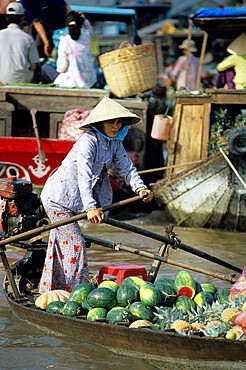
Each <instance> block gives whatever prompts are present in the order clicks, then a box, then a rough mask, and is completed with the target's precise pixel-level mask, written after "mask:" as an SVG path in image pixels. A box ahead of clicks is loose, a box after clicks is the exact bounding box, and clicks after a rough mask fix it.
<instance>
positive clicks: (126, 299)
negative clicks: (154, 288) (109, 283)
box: [116, 284, 139, 307]
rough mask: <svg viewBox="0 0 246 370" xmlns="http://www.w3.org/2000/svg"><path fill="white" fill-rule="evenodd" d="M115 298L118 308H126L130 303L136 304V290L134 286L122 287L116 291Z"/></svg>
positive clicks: (126, 285)
mask: <svg viewBox="0 0 246 370" xmlns="http://www.w3.org/2000/svg"><path fill="white" fill-rule="evenodd" d="M116 296H117V302H118V304H119V306H121V307H126V306H128V305H129V304H130V303H133V302H136V301H137V300H138V296H139V294H138V288H136V287H135V286H134V285H128V284H125V285H122V286H121V287H120V288H119V289H118V290H117V295H116Z"/></svg>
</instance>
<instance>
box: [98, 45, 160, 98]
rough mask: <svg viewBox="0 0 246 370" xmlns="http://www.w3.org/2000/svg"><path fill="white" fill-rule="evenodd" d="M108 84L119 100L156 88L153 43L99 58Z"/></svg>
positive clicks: (120, 50)
mask: <svg viewBox="0 0 246 370" xmlns="http://www.w3.org/2000/svg"><path fill="white" fill-rule="evenodd" d="M99 61H100V65H101V67H102V69H103V72H104V76H105V79H106V82H107V84H108V86H109V88H110V90H111V92H112V93H113V94H114V95H116V96H117V97H119V98H123V97H127V96H132V95H136V94H138V93H141V92H144V91H146V90H149V89H152V88H153V87H154V86H156V75H157V65H156V55H155V46H154V44H152V43H147V44H142V45H135V46H130V44H129V43H128V42H123V43H122V44H121V45H120V48H119V49H117V50H113V51H110V52H109V53H105V54H102V55H100V56H99Z"/></svg>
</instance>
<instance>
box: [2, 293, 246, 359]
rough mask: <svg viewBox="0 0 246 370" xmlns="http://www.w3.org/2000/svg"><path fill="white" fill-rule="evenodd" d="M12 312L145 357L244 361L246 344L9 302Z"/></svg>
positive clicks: (55, 329) (42, 326)
mask: <svg viewBox="0 0 246 370" xmlns="http://www.w3.org/2000/svg"><path fill="white" fill-rule="evenodd" d="M8 303H9V305H10V308H11V310H12V312H13V313H14V314H15V315H16V316H17V317H18V318H20V319H21V320H24V321H26V322H27V323H29V324H31V325H33V326H35V327H36V328H39V329H42V330H44V331H45V332H48V333H50V334H55V335H66V336H71V337H73V338H76V339H78V340H85V341H89V342H92V343H96V344H100V345H103V346H106V347H113V348H115V349H117V348H118V349H119V350H125V351H128V350H129V351H133V352H138V353H141V354H143V356H144V354H145V355H147V356H150V355H156V356H162V357H174V358H181V359H188V360H198V361H232V362H234V361H236V362H239V361H246V341H231V340H226V339H211V338H206V337H198V336H197V337H196V336H194V335H193V336H187V337H185V336H181V335H177V334H175V333H164V332H157V331H150V330H143V329H129V328H127V327H123V326H119V325H111V324H106V323H97V322H90V321H87V320H83V319H78V318H70V317H66V316H62V315H58V314H49V313H47V312H45V311H41V310H36V309H32V308H28V307H24V306H22V305H21V304H18V303H16V302H14V301H13V300H12V299H8Z"/></svg>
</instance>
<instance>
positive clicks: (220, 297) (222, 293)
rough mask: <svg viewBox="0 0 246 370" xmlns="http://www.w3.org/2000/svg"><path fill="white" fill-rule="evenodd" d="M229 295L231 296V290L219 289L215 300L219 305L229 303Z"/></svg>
mask: <svg viewBox="0 0 246 370" xmlns="http://www.w3.org/2000/svg"><path fill="white" fill-rule="evenodd" d="M229 295H230V289H219V290H218V291H217V292H216V293H215V295H214V298H215V299H216V300H217V301H218V302H219V303H228V302H229Z"/></svg>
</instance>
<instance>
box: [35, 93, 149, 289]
mask: <svg viewBox="0 0 246 370" xmlns="http://www.w3.org/2000/svg"><path fill="white" fill-rule="evenodd" d="M140 121H141V119H140V118H139V117H138V116H137V115H135V114H133V113H131V112H130V111H129V110H128V109H126V108H124V107H123V106H122V105H120V104H118V103H116V102H115V101H114V100H112V99H110V98H108V97H104V98H103V99H102V100H101V101H100V102H99V103H98V105H97V106H96V107H95V108H94V109H93V111H92V112H91V114H90V115H89V116H88V117H87V118H86V119H85V121H84V122H83V124H82V126H81V129H82V130H83V132H82V135H81V137H80V138H79V139H78V141H77V142H76V143H75V144H74V146H73V148H72V149H71V151H70V152H69V153H68V155H67V157H66V158H65V159H64V161H63V162H62V164H61V166H60V167H59V168H58V170H57V171H56V172H55V173H54V174H53V175H52V176H51V177H50V178H49V179H48V180H47V182H46V184H45V186H44V188H43V191H42V193H41V199H42V202H43V205H44V208H45V210H46V212H47V214H48V216H49V218H50V220H51V222H55V221H58V220H63V219H65V218H68V217H71V216H74V215H75V214H79V213H82V212H87V219H88V220H89V221H90V222H91V223H101V222H102V219H103V212H102V211H99V210H98V208H100V207H102V206H106V205H109V204H111V202H112V188H111V185H110V181H109V177H108V173H107V171H108V170H109V168H110V166H111V164H114V166H115V167H116V169H117V171H118V172H119V174H121V175H123V176H124V179H125V182H126V184H128V185H130V186H131V188H132V190H133V191H134V192H136V193H138V194H139V195H140V197H141V198H142V200H143V201H144V202H150V201H151V200H152V198H153V193H152V192H151V191H150V190H148V189H147V187H146V186H145V185H144V183H143V181H142V180H141V178H140V176H139V175H138V173H137V170H136V168H135V167H134V166H133V164H132V161H131V159H130V158H129V157H128V155H127V153H126V151H125V149H124V147H123V144H122V142H121V141H122V140H123V139H124V137H125V136H126V134H127V131H128V127H129V125H132V124H135V123H138V122H140ZM144 191H147V196H146V197H144ZM88 273H89V271H88V263H87V256H86V249H85V241H84V237H83V234H82V232H81V229H80V227H79V225H78V223H77V222H76V223H73V224H68V225H66V226H62V227H59V228H56V229H53V230H52V231H51V232H50V239H49V244H48V249H47V255H46V259H45V264H44V269H43V274H42V278H41V282H40V293H44V292H46V291H49V290H55V289H62V290H67V291H71V290H72V289H73V288H74V287H76V286H77V285H79V284H81V283H83V282H86V281H88Z"/></svg>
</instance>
